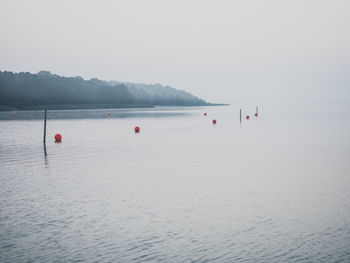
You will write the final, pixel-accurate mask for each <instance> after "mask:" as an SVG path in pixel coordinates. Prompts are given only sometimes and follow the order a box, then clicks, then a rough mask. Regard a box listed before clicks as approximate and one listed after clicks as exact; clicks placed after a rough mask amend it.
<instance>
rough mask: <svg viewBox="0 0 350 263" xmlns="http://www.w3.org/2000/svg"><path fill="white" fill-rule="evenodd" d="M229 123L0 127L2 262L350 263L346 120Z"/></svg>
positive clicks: (269, 115) (158, 114)
mask: <svg viewBox="0 0 350 263" xmlns="http://www.w3.org/2000/svg"><path fill="white" fill-rule="evenodd" d="M249 110H250V111H249V113H254V110H255V108H254V107H252V108H251V109H250V108H249ZM108 112H110V113H111V117H110V118H108V117H107V113H108ZM203 112H208V116H207V117H204V116H203ZM52 113H53V114H54V116H51V114H52ZM237 113H238V109H237V108H236V107H208V108H203V107H199V108H156V109H145V110H140V109H132V110H125V109H123V110H97V111H96V110H92V111H89V110H85V111H52V112H49V120H48V124H47V125H48V126H47V128H48V130H47V134H48V141H47V147H46V152H47V156H45V154H44V149H43V145H42V131H43V122H42V120H41V118H42V113H40V112H15V113H8V112H7V113H0V119H1V121H0V165H1V170H0V262H79V261H82V262H145V261H150V262H350V202H349V200H350V109H349V107H337V108H334V107H328V106H317V107H314V108H310V109H309V110H307V111H304V110H302V109H300V108H298V109H289V112H281V111H280V110H279V109H276V108H274V109H272V108H268V107H267V106H266V107H263V106H262V107H261V109H260V113H261V114H260V116H259V119H258V120H257V119H256V118H255V117H254V116H252V117H251V120H249V121H246V120H244V121H243V122H242V125H240V123H239V121H238V114H237ZM244 114H246V112H244ZM213 118H216V119H217V121H218V122H217V125H215V126H214V125H212V124H211V120H212V119H213ZM137 125H138V126H140V127H141V133H140V134H135V133H134V132H133V128H134V127H135V126H137ZM57 132H60V133H61V134H62V135H63V141H62V143H59V144H57V143H54V141H53V136H54V134H55V133H57Z"/></svg>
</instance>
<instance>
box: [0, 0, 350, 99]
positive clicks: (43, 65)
mask: <svg viewBox="0 0 350 263" xmlns="http://www.w3.org/2000/svg"><path fill="white" fill-rule="evenodd" d="M0 33H1V37H0V70H2V71H4V70H8V71H15V72H20V71H29V72H32V73H36V72H38V71H40V70H49V71H51V72H52V73H56V74H59V75H65V76H82V77H84V78H87V79H89V78H92V77H97V78H100V79H105V80H119V81H128V82H141V83H162V84H167V85H170V86H172V87H174V88H177V89H183V90H187V91H190V92H191V93H193V94H195V95H198V96H200V97H202V98H204V99H206V100H208V101H211V102H235V101H241V100H242V101H246V100H252V101H257V102H259V101H269V100H275V101H276V100H278V101H284V100H309V99H310V100H325V101H327V100H343V101H344V100H347V99H349V98H350V1H349V0H344V1H341V0H329V1H326V0H293V1H287V0H264V1H263V0H240V1H235V0H227V1H225V0H211V1H206V0H144V1H141V0H125V1H118V0H110V1H108V0H96V1H88V0H69V1H68V0H57V1H51V0H33V1H28V0H0Z"/></svg>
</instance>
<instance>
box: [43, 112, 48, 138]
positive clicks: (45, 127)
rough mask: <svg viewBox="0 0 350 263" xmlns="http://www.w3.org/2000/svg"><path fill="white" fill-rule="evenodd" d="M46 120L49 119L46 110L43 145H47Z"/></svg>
mask: <svg viewBox="0 0 350 263" xmlns="http://www.w3.org/2000/svg"><path fill="white" fill-rule="evenodd" d="M46 118H47V110H45V117H44V139H43V143H44V145H45V144H46Z"/></svg>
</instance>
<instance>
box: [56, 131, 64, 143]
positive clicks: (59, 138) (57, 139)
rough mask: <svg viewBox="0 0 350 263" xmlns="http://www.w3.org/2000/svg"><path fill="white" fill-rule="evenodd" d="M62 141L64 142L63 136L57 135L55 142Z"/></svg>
mask: <svg viewBox="0 0 350 263" xmlns="http://www.w3.org/2000/svg"><path fill="white" fill-rule="evenodd" d="M61 141H62V135H61V134H59V133H57V134H56V135H55V142H61Z"/></svg>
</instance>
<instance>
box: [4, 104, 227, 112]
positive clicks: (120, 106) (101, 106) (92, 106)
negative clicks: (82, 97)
mask: <svg viewBox="0 0 350 263" xmlns="http://www.w3.org/2000/svg"><path fill="white" fill-rule="evenodd" d="M229 105H230V104H221V103H208V104H205V105H147V104H76V105H35V106H21V107H18V108H16V107H13V106H7V105H0V111H1V112H4V111H35V110H45V109H47V110H98V109H133V108H137V109H141V108H155V107H203V106H204V107H205V106H229Z"/></svg>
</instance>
